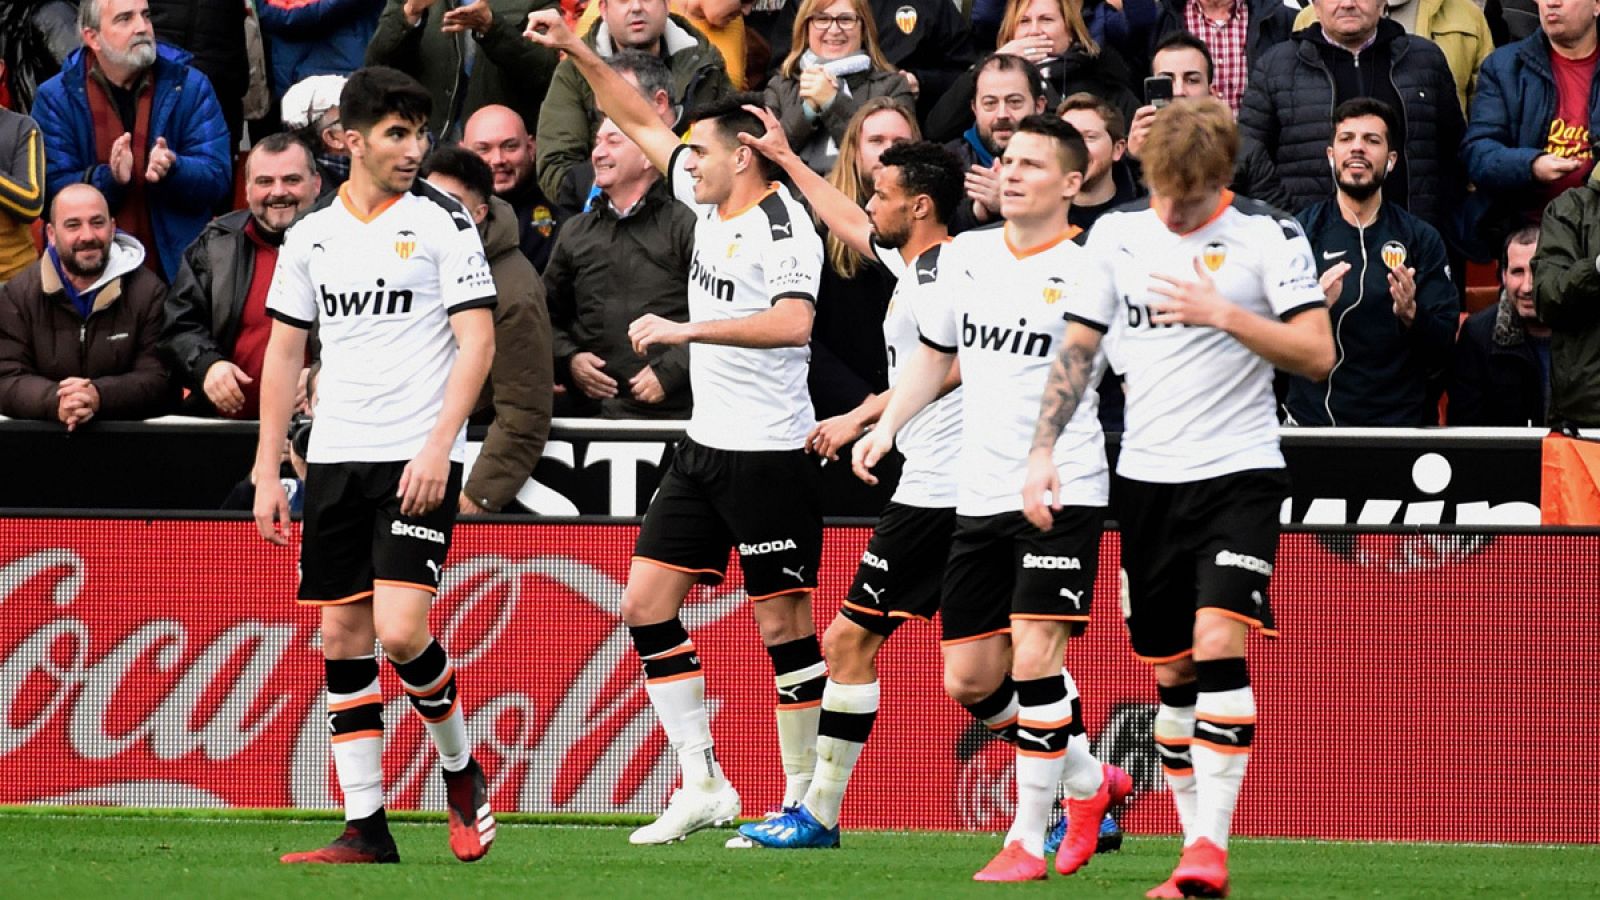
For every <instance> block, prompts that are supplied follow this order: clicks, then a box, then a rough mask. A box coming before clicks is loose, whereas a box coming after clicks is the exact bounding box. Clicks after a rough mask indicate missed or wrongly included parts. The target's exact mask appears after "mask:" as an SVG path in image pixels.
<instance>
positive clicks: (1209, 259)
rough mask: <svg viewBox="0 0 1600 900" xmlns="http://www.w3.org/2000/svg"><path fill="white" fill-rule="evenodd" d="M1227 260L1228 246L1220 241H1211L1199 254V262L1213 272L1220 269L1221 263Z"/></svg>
mask: <svg viewBox="0 0 1600 900" xmlns="http://www.w3.org/2000/svg"><path fill="white" fill-rule="evenodd" d="M1227 258H1228V245H1227V244H1224V243H1223V242H1221V241H1212V242H1211V243H1209V244H1207V245H1206V248H1205V249H1204V250H1202V251H1201V252H1200V261H1201V262H1202V263H1205V267H1206V268H1207V269H1209V270H1211V271H1213V272H1215V271H1217V270H1218V269H1220V268H1222V263H1223V262H1224V261H1225V260H1227Z"/></svg>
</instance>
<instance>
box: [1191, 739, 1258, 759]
mask: <svg viewBox="0 0 1600 900" xmlns="http://www.w3.org/2000/svg"><path fill="white" fill-rule="evenodd" d="M1194 742H1195V743H1196V744H1204V745H1205V746H1206V749H1207V750H1212V751H1215V752H1217V753H1226V754H1227V755H1229V756H1246V755H1248V754H1249V753H1250V748H1249V747H1235V746H1233V745H1232V744H1213V743H1211V742H1210V741H1207V740H1201V739H1200V738H1195V739H1194Z"/></svg>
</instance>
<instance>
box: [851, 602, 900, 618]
mask: <svg viewBox="0 0 1600 900" xmlns="http://www.w3.org/2000/svg"><path fill="white" fill-rule="evenodd" d="M840 605H842V606H843V607H844V608H845V609H853V610H855V611H856V612H858V613H862V614H865V615H869V616H877V617H878V618H880V619H883V618H887V617H888V616H889V614H888V613H884V612H879V611H877V610H875V609H867V608H866V607H865V606H860V605H857V604H855V603H851V602H850V601H849V600H845V601H843V602H842V603H841V604H840ZM901 615H908V614H907V613H901Z"/></svg>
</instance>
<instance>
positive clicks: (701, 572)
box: [628, 553, 728, 578]
mask: <svg viewBox="0 0 1600 900" xmlns="http://www.w3.org/2000/svg"><path fill="white" fill-rule="evenodd" d="M628 559H629V560H630V561H631V562H642V563H649V564H650V565H652V566H660V567H661V568H663V569H671V570H672V571H674V572H682V573H683V574H685V575H715V576H717V577H718V578H727V577H728V573H727V572H726V571H725V570H723V569H690V568H686V567H684V566H675V565H673V564H672V563H669V562H662V561H661V560H659V559H651V558H650V557H648V556H640V555H639V554H637V553H635V554H634V555H633V556H630V557H629V558H628Z"/></svg>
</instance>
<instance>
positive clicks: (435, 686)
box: [400, 666, 456, 697]
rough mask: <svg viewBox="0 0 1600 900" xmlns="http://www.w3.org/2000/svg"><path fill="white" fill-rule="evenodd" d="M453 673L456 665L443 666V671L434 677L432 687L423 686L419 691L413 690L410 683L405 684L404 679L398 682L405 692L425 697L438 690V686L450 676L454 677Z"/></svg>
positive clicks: (441, 685) (442, 684)
mask: <svg viewBox="0 0 1600 900" xmlns="http://www.w3.org/2000/svg"><path fill="white" fill-rule="evenodd" d="M455 674H456V667H455V666H445V667H444V673H443V674H442V675H440V676H439V677H438V678H436V679H434V682H433V686H432V687H429V688H423V689H422V690H420V691H414V690H412V689H411V685H409V684H406V683H405V682H404V681H402V682H400V686H401V687H403V688H405V691H406V693H408V694H410V695H411V696H413V697H427V696H430V695H432V694H434V693H436V692H437V691H438V690H439V688H441V687H443V686H444V683H445V682H446V681H449V680H450V679H451V678H454V677H455Z"/></svg>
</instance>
